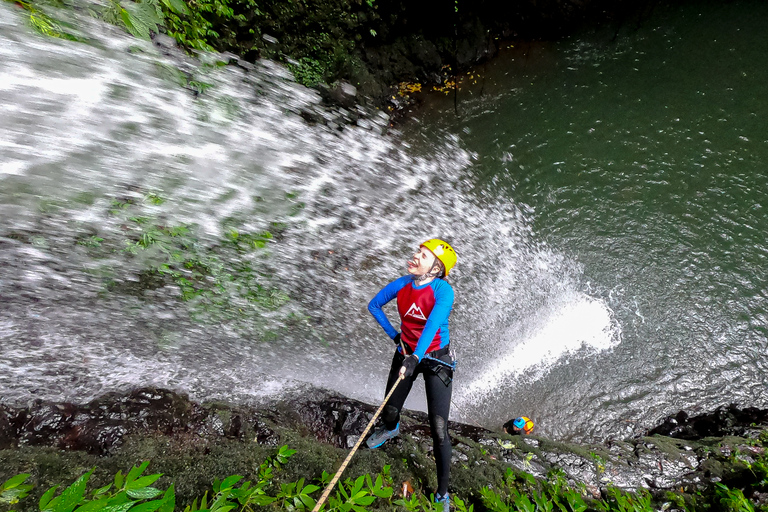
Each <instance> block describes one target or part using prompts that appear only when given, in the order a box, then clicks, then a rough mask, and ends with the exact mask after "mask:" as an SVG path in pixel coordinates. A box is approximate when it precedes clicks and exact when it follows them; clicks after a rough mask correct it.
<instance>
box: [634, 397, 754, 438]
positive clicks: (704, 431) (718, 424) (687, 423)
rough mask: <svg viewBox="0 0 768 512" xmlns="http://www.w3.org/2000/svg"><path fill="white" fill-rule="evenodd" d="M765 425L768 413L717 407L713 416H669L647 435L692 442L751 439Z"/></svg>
mask: <svg viewBox="0 0 768 512" xmlns="http://www.w3.org/2000/svg"><path fill="white" fill-rule="evenodd" d="M766 423H768V409H758V408H756V407H745V408H739V407H738V406H737V405H735V404H731V405H728V406H722V407H718V408H717V409H715V410H714V411H712V412H710V413H706V414H701V415H698V416H693V417H691V416H689V415H688V413H686V412H685V411H680V412H678V413H677V414H674V415H671V416H668V417H667V418H666V419H665V420H664V421H663V422H662V423H661V424H660V425H658V426H657V427H655V428H653V429H652V430H651V431H650V432H648V435H649V436H652V435H654V434H659V435H662V436H667V437H674V438H677V439H691V440H694V439H703V438H705V437H723V436H727V435H730V436H750V433H754V432H755V429H754V428H753V427H752V425H765V424H766ZM750 437H751V436H750Z"/></svg>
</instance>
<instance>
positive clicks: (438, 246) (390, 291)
mask: <svg viewBox="0 0 768 512" xmlns="http://www.w3.org/2000/svg"><path fill="white" fill-rule="evenodd" d="M455 264H456V253H455V252H454V250H453V248H451V246H450V245H448V244H447V243H445V242H443V241H442V240H438V239H431V240H427V241H426V242H424V243H423V244H421V246H420V247H419V250H418V251H417V252H416V254H414V255H413V259H412V260H410V261H408V275H405V276H403V277H401V278H399V279H397V280H395V281H393V282H391V283H389V284H388V285H387V286H385V287H384V288H383V289H382V290H381V291H380V292H379V293H377V294H376V296H375V297H374V298H373V299H372V300H371V302H370V303H369V304H368V311H370V312H371V314H372V315H373V316H374V318H375V319H376V321H377V322H379V324H380V325H381V326H382V327H383V328H384V331H385V332H386V333H387V334H388V335H389V337H390V338H392V340H393V341H394V342H395V345H397V350H396V351H395V355H394V357H393V358H392V367H391V368H390V370H389V378H388V379H387V393H389V390H390V389H391V388H392V386H393V385H394V384H395V383H396V382H397V380H398V378H399V375H400V373H404V376H405V378H404V380H403V382H401V383H400V384H399V385H398V387H397V389H396V390H395V392H394V393H393V394H392V397H391V398H390V399H389V402H388V403H387V405H386V407H385V408H384V413H383V415H382V420H383V424H382V425H381V426H380V427H379V429H378V430H376V432H374V433H373V435H371V437H370V438H369V439H368V441H367V444H368V446H369V447H370V448H378V447H379V446H381V445H382V444H384V443H385V442H386V441H387V440H388V439H392V438H393V437H395V436H397V435H398V434H399V433H400V410H401V409H402V407H403V404H404V403H405V399H406V398H407V397H408V393H409V392H410V391H411V387H412V386H413V382H414V380H415V379H416V377H417V376H418V375H419V374H422V375H424V387H425V388H426V391H427V410H428V414H429V425H430V429H431V432H432V441H433V443H434V448H435V450H434V451H435V463H436V465H437V492H436V494H435V501H436V502H437V503H442V504H443V510H444V511H445V512H448V506H449V498H448V476H449V471H450V465H451V439H450V438H449V437H448V413H449V412H450V405H451V391H452V389H453V386H452V379H453V361H452V358H451V356H450V354H449V343H450V338H449V335H448V315H450V313H451V308H452V307H453V288H451V285H449V284H448V283H447V282H446V281H445V280H444V278H445V276H447V275H448V273H449V272H450V271H451V269H452V268H453V266H454V265H455ZM395 297H397V309H398V312H399V313H400V332H399V333H398V332H397V330H396V329H395V328H394V327H392V324H391V323H390V322H389V319H388V318H387V316H386V315H385V314H384V312H383V311H382V309H381V308H382V306H384V304H386V303H388V302H389V301H391V300H392V299H394V298H395Z"/></svg>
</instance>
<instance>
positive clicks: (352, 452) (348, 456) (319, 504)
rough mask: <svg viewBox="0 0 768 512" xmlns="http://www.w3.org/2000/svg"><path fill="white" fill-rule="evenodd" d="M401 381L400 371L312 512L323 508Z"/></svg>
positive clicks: (401, 372) (403, 375)
mask: <svg viewBox="0 0 768 512" xmlns="http://www.w3.org/2000/svg"><path fill="white" fill-rule="evenodd" d="M403 379H405V373H404V372H403V371H402V370H401V371H400V375H399V376H398V378H397V381H396V382H395V384H394V385H393V386H392V389H390V390H389V393H387V396H385V397H384V401H383V402H381V405H380V406H379V409H378V410H377V411H376V412H375V413H374V415H373V418H371V421H369V422H368V425H367V426H366V427H365V430H363V433H362V434H360V437H359V438H358V439H357V442H356V443H355V446H354V447H353V448H352V451H351V452H349V455H347V458H346V459H344V462H342V463H341V466H339V470H338V471H336V474H335V475H333V478H332V479H331V481H330V482H329V483H328V485H327V486H326V487H325V490H324V491H323V494H322V495H321V496H320V499H319V500H317V503H316V504H315V508H313V509H312V512H318V510H320V507H322V506H323V503H325V500H327V499H328V495H329V494H330V493H331V489H333V486H334V485H336V482H338V481H339V478H340V477H341V474H342V473H343V472H344V470H345V469H347V464H349V461H350V460H352V456H353V455H355V452H356V451H357V449H358V448H360V444H361V443H362V442H363V439H365V436H366V435H368V431H369V430H371V427H372V426H373V424H374V423H376V420H377V419H378V418H379V415H380V414H381V411H382V409H384V406H385V405H387V402H388V401H389V398H390V397H391V396H392V394H393V393H394V392H395V389H397V386H398V384H400V383H401V382H403Z"/></svg>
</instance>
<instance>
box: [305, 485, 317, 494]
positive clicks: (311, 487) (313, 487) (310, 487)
mask: <svg viewBox="0 0 768 512" xmlns="http://www.w3.org/2000/svg"><path fill="white" fill-rule="evenodd" d="M318 489H320V487H318V486H317V485H312V484H310V485H308V486H306V487H305V488H303V489H302V490H301V494H312V493H313V492H315V491H316V490H318Z"/></svg>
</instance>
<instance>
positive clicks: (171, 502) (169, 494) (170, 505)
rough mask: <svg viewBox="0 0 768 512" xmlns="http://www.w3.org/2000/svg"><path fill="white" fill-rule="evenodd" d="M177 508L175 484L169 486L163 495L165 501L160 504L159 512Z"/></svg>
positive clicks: (167, 511) (171, 511)
mask: <svg viewBox="0 0 768 512" xmlns="http://www.w3.org/2000/svg"><path fill="white" fill-rule="evenodd" d="M175 508H176V493H175V491H174V487H173V484H171V486H170V487H168V490H166V491H165V494H164V495H163V503H162V504H161V505H160V508H159V509H158V512H173V511H174V509H175Z"/></svg>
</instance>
